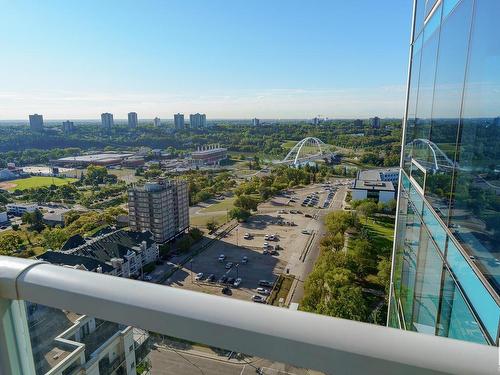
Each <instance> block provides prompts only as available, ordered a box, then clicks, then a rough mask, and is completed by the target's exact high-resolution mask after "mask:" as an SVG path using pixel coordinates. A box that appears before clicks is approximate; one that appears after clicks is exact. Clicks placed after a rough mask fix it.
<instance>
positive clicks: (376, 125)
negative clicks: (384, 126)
mask: <svg viewBox="0 0 500 375" xmlns="http://www.w3.org/2000/svg"><path fill="white" fill-rule="evenodd" d="M370 125H371V127H372V128H373V129H380V118H378V117H377V116H375V117H373V118H371V119H370Z"/></svg>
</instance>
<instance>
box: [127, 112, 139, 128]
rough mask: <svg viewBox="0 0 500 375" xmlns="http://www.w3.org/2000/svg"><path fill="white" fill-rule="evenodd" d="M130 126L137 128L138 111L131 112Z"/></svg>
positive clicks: (129, 115)
mask: <svg viewBox="0 0 500 375" xmlns="http://www.w3.org/2000/svg"><path fill="white" fill-rule="evenodd" d="M128 127H129V128H130V129H136V128H137V113H135V112H130V113H129V114H128Z"/></svg>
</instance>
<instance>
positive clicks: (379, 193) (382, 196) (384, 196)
mask: <svg viewBox="0 0 500 375" xmlns="http://www.w3.org/2000/svg"><path fill="white" fill-rule="evenodd" d="M395 193H396V190H395V189H394V185H393V184H392V182H390V181H365V180H355V181H354V185H353V187H352V189H351V195H352V200H363V199H374V200H375V201H376V202H382V203H385V202H388V201H390V200H391V199H394V198H395Z"/></svg>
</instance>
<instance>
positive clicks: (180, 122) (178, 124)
mask: <svg viewBox="0 0 500 375" xmlns="http://www.w3.org/2000/svg"><path fill="white" fill-rule="evenodd" d="M174 127H175V128H176V129H184V127H185V125H184V115H183V114H182V113H177V114H175V115H174Z"/></svg>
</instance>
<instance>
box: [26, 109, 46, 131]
mask: <svg viewBox="0 0 500 375" xmlns="http://www.w3.org/2000/svg"><path fill="white" fill-rule="evenodd" d="M29 118H30V129H31V130H32V131H35V132H41V131H42V130H43V116H42V115H39V114H36V113H35V114H34V115H30V116H29Z"/></svg>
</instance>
